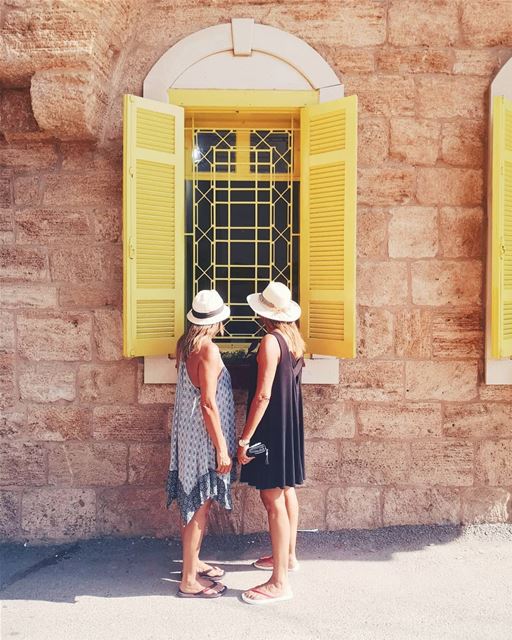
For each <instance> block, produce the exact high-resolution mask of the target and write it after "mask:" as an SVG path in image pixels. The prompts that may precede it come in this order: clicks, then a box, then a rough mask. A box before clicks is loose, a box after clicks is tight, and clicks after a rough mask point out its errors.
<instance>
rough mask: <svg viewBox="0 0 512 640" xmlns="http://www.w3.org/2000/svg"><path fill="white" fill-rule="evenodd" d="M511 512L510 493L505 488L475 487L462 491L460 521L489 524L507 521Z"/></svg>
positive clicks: (511, 501)
mask: <svg viewBox="0 0 512 640" xmlns="http://www.w3.org/2000/svg"><path fill="white" fill-rule="evenodd" d="M511 514H512V495H511V494H510V491H507V490H505V489H494V488H490V487H475V488H471V489H466V490H465V491H463V493H462V522H463V523H464V524H490V523H497V522H509V521H510V515H511Z"/></svg>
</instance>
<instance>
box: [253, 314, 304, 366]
mask: <svg viewBox="0 0 512 640" xmlns="http://www.w3.org/2000/svg"><path fill="white" fill-rule="evenodd" d="M263 321H264V324H265V329H267V331H268V332H269V333H271V332H272V331H275V330H278V331H280V332H281V333H282V334H283V336H284V337H285V339H286V342H287V343H288V347H289V348H290V351H291V352H292V353H293V355H294V356H295V357H296V358H301V357H302V356H303V355H304V353H305V351H306V343H305V342H304V338H303V337H302V336H301V334H300V331H299V327H298V326H297V323H295V322H281V321H278V320H270V318H263Z"/></svg>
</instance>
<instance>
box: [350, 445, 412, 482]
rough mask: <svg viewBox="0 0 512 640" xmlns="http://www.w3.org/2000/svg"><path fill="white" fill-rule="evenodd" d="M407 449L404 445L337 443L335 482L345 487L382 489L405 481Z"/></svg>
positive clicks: (408, 458) (408, 461) (408, 457)
mask: <svg viewBox="0 0 512 640" xmlns="http://www.w3.org/2000/svg"><path fill="white" fill-rule="evenodd" d="M409 467H410V453H409V446H408V445H407V444H405V443H400V444H399V443H388V442H370V441H368V442H350V441H348V440H346V441H344V442H342V443H341V453H340V463H339V480H340V481H341V482H342V483H345V484H369V485H373V484H376V485H386V484H390V483H395V482H397V483H402V484H403V483H404V482H406V481H407V478H408V474H409Z"/></svg>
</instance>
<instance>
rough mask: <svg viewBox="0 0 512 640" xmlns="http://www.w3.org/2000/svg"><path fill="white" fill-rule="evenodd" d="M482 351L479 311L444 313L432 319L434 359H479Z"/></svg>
mask: <svg viewBox="0 0 512 640" xmlns="http://www.w3.org/2000/svg"><path fill="white" fill-rule="evenodd" d="M483 351H484V337H483V331H482V319H481V314H480V312H479V311H466V312H464V311H445V312H441V313H436V314H434V315H433V317H432V353H433V356H434V358H437V359H439V360H441V359H444V358H479V357H480V356H482V355H483Z"/></svg>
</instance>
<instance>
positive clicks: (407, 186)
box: [358, 167, 416, 205]
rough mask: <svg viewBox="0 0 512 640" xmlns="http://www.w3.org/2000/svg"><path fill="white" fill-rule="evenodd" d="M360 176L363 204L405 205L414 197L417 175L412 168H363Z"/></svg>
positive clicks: (359, 190)
mask: <svg viewBox="0 0 512 640" xmlns="http://www.w3.org/2000/svg"><path fill="white" fill-rule="evenodd" d="M358 176H359V177H358V202H360V203H361V204H366V205H393V204H404V203H407V202H410V201H411V200H412V198H413V196H414V190H415V185H416V174H415V172H414V169H413V168H412V167H378V168H375V167H367V168H361V169H360V170H359V173H358Z"/></svg>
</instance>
